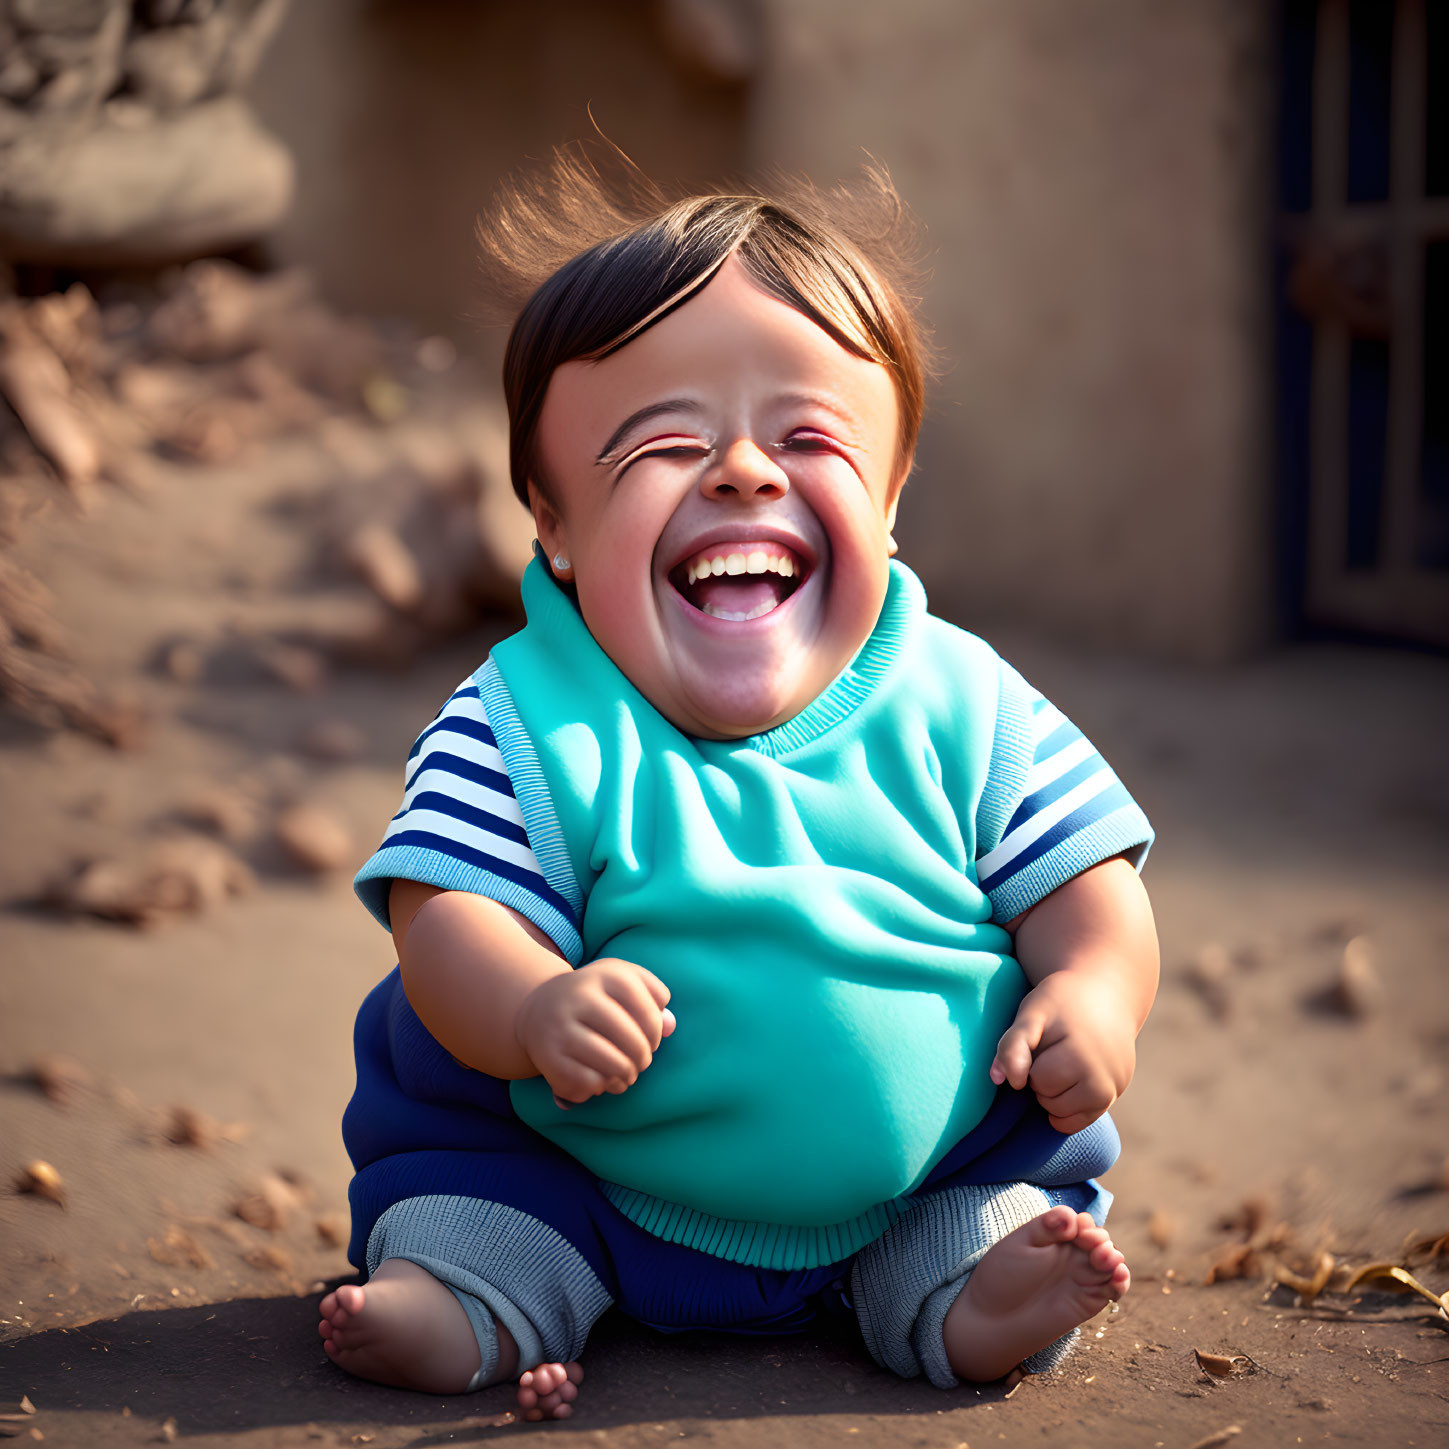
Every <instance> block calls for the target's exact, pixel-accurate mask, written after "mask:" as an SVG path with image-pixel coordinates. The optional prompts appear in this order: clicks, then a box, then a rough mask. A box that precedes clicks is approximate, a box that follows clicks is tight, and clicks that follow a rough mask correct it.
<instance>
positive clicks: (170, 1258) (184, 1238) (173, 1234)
mask: <svg viewBox="0 0 1449 1449" xmlns="http://www.w3.org/2000/svg"><path fill="white" fill-rule="evenodd" d="M146 1247H147V1249H148V1250H149V1251H150V1254H151V1256H152V1257H153V1258H154V1259H155V1260H156V1261H157V1262H158V1263H162V1264H164V1265H165V1266H166V1267H168V1268H214V1267H215V1266H216V1260H215V1259H214V1258H213V1257H212V1256H211V1254H210V1253H208V1252H207V1251H206V1249H205V1248H204V1247H203V1246H202V1245H201V1243H200V1241H199V1240H198V1239H197V1238H196V1237H195V1236H193V1235H192V1234H191V1233H188V1232H187V1231H186V1229H185V1228H183V1227H179V1226H178V1225H177V1224H176V1223H172V1224H171V1226H170V1227H168V1228H167V1229H166V1235H165V1237H163V1238H160V1239H156V1238H147V1239H146Z"/></svg>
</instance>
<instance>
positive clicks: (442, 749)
mask: <svg viewBox="0 0 1449 1449" xmlns="http://www.w3.org/2000/svg"><path fill="white" fill-rule="evenodd" d="M395 879H403V880H415V881H421V882H422V883H423V884H426V885H435V886H438V887H439V888H440V889H443V890H472V891H474V892H476V893H478V894H482V895H487V896H490V897H491V898H493V899H495V900H499V901H502V902H503V903H504V904H505V905H508V906H511V907H512V908H513V909H514V910H517V911H519V912H521V913H522V914H523V915H525V916H527V917H528V919H529V920H531V921H533V922H535V923H536V924H537V925H538V926H539V927H540V928H541V929H542V930H544V931H545V932H546V933H547V934H548V935H549V936H550V937H551V938H553V939H554V940H556V941H559V942H560V945H561V946H564V940H566V939H567V938H569V937H571V936H574V935H576V919H577V917H576V912H575V910H574V908H573V906H572V905H571V903H570V902H569V901H567V900H565V899H564V898H563V897H562V896H561V895H560V894H559V893H558V892H557V891H555V890H554V889H553V888H552V887H551V886H550V885H549V883H548V881H547V879H546V878H545V876H544V872H543V870H542V868H541V867H540V865H539V862H538V859H537V857H536V856H535V855H534V852H533V848H532V846H531V845H530V844H529V838H528V831H527V829H526V828H525V826H524V823H523V813H522V811H521V810H520V809H519V805H518V800H517V798H516V797H515V795H514V791H513V784H512V781H511V779H510V777H509V771H508V766H507V765H506V764H505V762H504V759H503V756H502V755H501V754H500V752H499V749H498V742H497V740H496V739H495V737H494V734H493V730H492V728H491V727H490V725H489V722H488V716H487V713H486V711H485V709H484V705H483V701H482V699H481V698H480V696H479V693H478V689H477V686H476V685H475V684H474V682H473V681H472V680H471V679H469V680H465V681H464V682H463V683H462V684H461V685H460V686H459V687H458V688H457V689H456V690H455V691H454V692H453V694H452V696H451V697H450V698H449V699H448V701H447V703H446V704H445V705H444V706H443V708H442V709H441V710H440V711H439V712H438V714H437V717H436V718H435V719H434V720H433V722H432V723H431V724H430V725H429V726H428V727H427V729H425V730H424V731H423V732H422V734H420V735H419V736H418V739H417V743H416V744H414V745H413V747H412V750H411V752H410V753H409V755H408V759H407V765H406V767H405V771H404V782H403V802H402V808H401V809H400V810H399V811H398V812H397V814H396V815H394V816H393V818H392V820H391V822H390V823H389V825H388V828H387V833H386V834H385V835H384V836H383V839H382V844H381V845H380V846H379V847H378V849H377V852H376V854H374V855H373V857H372V859H371V860H369V861H368V862H367V864H366V865H364V866H363V868H362V870H361V871H360V872H359V873H358V876H357V879H356V881H355V882H354V886H355V889H356V891H357V894H358V895H359V897H360V898H361V899H362V901H363V903H364V904H365V905H366V906H367V907H368V909H369V910H370V911H372V913H373V915H374V916H376V917H377V918H378V919H379V920H380V921H382V923H383V924H384V925H386V924H388V914H387V896H388V892H389V890H390V889H391V885H392V882H393V880H395ZM560 938H564V940H561V939H560ZM564 949H565V950H567V947H566V946H564Z"/></svg>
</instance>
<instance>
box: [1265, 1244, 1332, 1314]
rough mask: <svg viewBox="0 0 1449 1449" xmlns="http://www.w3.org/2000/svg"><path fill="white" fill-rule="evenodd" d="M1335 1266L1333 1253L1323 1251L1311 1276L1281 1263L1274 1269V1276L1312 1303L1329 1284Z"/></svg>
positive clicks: (1305, 1300) (1315, 1263)
mask: <svg viewBox="0 0 1449 1449" xmlns="http://www.w3.org/2000/svg"><path fill="white" fill-rule="evenodd" d="M1335 1266H1336V1264H1335V1261H1334V1257H1333V1254H1332V1253H1327V1252H1321V1253H1319V1255H1318V1257H1317V1259H1316V1260H1315V1262H1314V1265H1313V1271H1312V1273H1311V1274H1310V1275H1309V1276H1307V1277H1304V1276H1303V1275H1302V1274H1301V1273H1295V1272H1293V1271H1292V1270H1291V1269H1289V1268H1286V1267H1284V1266H1283V1264H1281V1263H1279V1264H1277V1265H1276V1266H1275V1267H1274V1269H1273V1277H1274V1278H1275V1279H1276V1280H1277V1281H1278V1282H1279V1283H1281V1284H1283V1286H1284V1287H1285V1288H1291V1289H1292V1290H1293V1291H1294V1292H1295V1293H1296V1294H1297V1295H1298V1296H1299V1297H1300V1298H1301V1299H1303V1300H1304V1302H1305V1303H1311V1302H1313V1300H1314V1299H1315V1298H1317V1297H1318V1295H1319V1294H1320V1293H1322V1292H1323V1290H1324V1289H1325V1288H1326V1287H1327V1286H1328V1280H1329V1279H1330V1278H1331V1277H1332V1276H1333V1270H1334V1267H1335Z"/></svg>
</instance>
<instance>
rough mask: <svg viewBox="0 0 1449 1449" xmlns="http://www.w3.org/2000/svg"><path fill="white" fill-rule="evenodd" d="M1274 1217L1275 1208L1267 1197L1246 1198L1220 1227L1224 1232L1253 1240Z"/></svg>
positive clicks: (1224, 1218) (1220, 1223)
mask: <svg viewBox="0 0 1449 1449" xmlns="http://www.w3.org/2000/svg"><path fill="white" fill-rule="evenodd" d="M1272 1215H1273V1207H1272V1204H1271V1203H1270V1202H1269V1201H1268V1199H1267V1198H1266V1197H1262V1196H1258V1195H1255V1196H1253V1197H1245V1198H1244V1199H1243V1201H1242V1202H1241V1203H1239V1204H1238V1206H1237V1208H1236V1209H1235V1210H1234V1211H1233V1212H1230V1213H1228V1214H1227V1215H1226V1216H1224V1217H1223V1218H1222V1219H1221V1220H1220V1221H1219V1223H1218V1226H1219V1227H1220V1228H1222V1229H1223V1231H1224V1232H1229V1233H1242V1235H1243V1237H1244V1238H1246V1239H1251V1238H1255V1237H1257V1235H1258V1234H1259V1233H1260V1232H1262V1230H1263V1228H1264V1227H1265V1226H1266V1225H1267V1222H1268V1219H1269V1218H1270V1217H1271V1216H1272Z"/></svg>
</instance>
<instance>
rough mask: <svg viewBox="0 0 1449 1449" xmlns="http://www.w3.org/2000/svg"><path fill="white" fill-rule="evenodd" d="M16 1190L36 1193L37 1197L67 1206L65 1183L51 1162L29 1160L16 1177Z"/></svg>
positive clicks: (60, 1205)
mask: <svg viewBox="0 0 1449 1449" xmlns="http://www.w3.org/2000/svg"><path fill="white" fill-rule="evenodd" d="M15 1190H16V1192H29V1193H34V1194H35V1196H36V1197H44V1198H49V1199H50V1201H51V1202H53V1203H55V1204H56V1205H57V1206H59V1207H64V1206H65V1183H64V1182H63V1181H62V1180H61V1176H60V1173H58V1172H57V1171H56V1170H55V1168H53V1167H52V1166H51V1165H50V1163H48V1162H43V1161H41V1160H40V1159H39V1158H37V1159H36V1160H35V1161H34V1162H27V1163H26V1164H25V1166H24V1167H23V1168H22V1169H21V1172H20V1176H19V1177H17V1178H16V1179H15Z"/></svg>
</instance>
